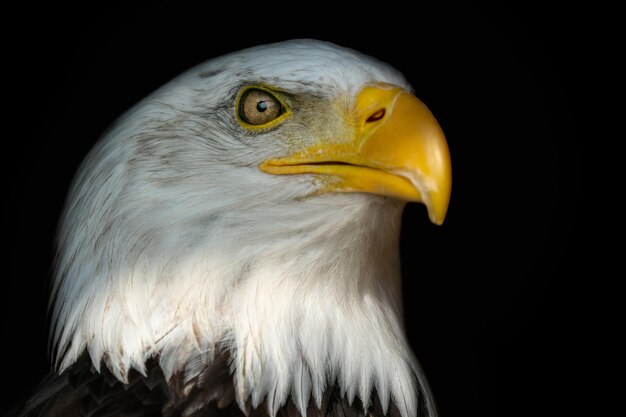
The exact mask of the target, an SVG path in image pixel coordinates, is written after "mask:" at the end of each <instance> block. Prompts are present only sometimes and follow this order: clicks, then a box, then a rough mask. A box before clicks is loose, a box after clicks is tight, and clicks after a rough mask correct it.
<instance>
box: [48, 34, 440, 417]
mask: <svg viewBox="0 0 626 417" xmlns="http://www.w3.org/2000/svg"><path fill="white" fill-rule="evenodd" d="M450 188H451V175H450V158H449V153H448V147H447V144H446V141H445V138H444V136H443V133H442V131H441V128H440V127H439V125H438V124H437V122H436V120H435V118H434V117H433V115H432V114H431V113H430V111H429V110H428V109H427V108H426V106H425V105H424V104H423V103H422V102H420V101H419V100H418V99H417V98H415V97H414V96H413V95H412V94H411V87H410V85H409V84H408V83H407V81H406V80H405V78H404V77H403V76H402V75H401V74H400V73H399V72H398V71H396V70H395V69H393V68H392V67H391V66H389V65H387V64H385V63H383V62H380V61H378V60H376V59H373V58H371V57H368V56H365V55H362V54H360V53H358V52H355V51H352V50H350V49H346V48H342V47H338V46H335V45H332V44H330V43H325V42H319V41H312V40H296V41H288V42H282V43H277V44H272V45H266V46H259V47H254V48H251V49H246V50H243V51H240V52H235V53H231V54H229V55H226V56H223V57H219V58H216V59H213V60H211V61H208V62H206V63H203V64H200V65H198V66H196V67H195V68H192V69H191V70H189V71H187V72H185V73H184V74H182V75H180V76H178V77H177V78H175V79H174V80H172V81H170V82H169V83H167V84H166V85H164V86H163V87H161V88H160V89H158V90H157V91H155V92H154V93H152V94H151V95H149V96H148V97H146V98H145V99H143V100H142V101H141V102H139V103H138V104H137V105H135V106H134V107H133V108H132V109H130V110H129V111H128V112H126V114H124V115H123V116H122V117H121V118H120V119H119V120H118V121H117V122H116V123H115V124H114V125H113V127H112V128H110V129H109V131H108V132H107V133H106V134H105V135H104V136H103V137H102V138H101V139H100V140H99V142H98V143H97V144H96V146H95V147H94V148H93V149H92V151H91V152H90V153H89V155H88V156H87V158H86V159H85V161H84V162H83V164H82V165H81V167H80V169H79V172H78V174H77V176H76V178H75V180H74V183H73V185H72V188H71V191H70V194H69V196H68V199H67V203H66V207H65V210H64V213H63V215H62V218H61V223H60V228H59V235H58V253H57V259H58V261H57V264H56V268H55V275H54V280H53V296H54V298H53V300H54V308H53V322H54V326H53V333H52V338H53V342H54V346H55V351H56V363H57V368H58V370H59V371H63V370H64V369H66V368H68V367H70V366H71V365H72V364H73V363H74V362H76V361H77V359H78V358H79V356H81V355H82V354H83V353H84V352H88V355H89V356H90V358H91V361H92V362H93V366H94V367H95V368H96V369H97V370H100V369H101V366H102V365H104V366H106V368H108V370H109V371H110V372H111V373H113V375H114V376H115V377H116V378H118V379H119V380H120V381H122V382H126V381H127V378H128V374H129V372H130V371H131V370H133V369H134V370H136V371H137V372H139V373H144V374H145V372H146V361H148V360H149V359H155V360H157V361H158V364H159V366H160V368H161V370H162V372H163V374H164V376H165V378H166V379H170V378H172V377H173V376H174V375H183V377H184V380H185V381H190V380H193V378H194V376H197V375H198V373H199V372H201V370H202V369H206V367H207V366H210V364H211V363H212V361H214V360H215V358H216V356H217V355H218V354H222V353H223V352H226V353H227V354H228V357H229V358H230V359H229V364H228V367H229V368H228V375H229V378H232V382H233V387H234V397H235V400H236V401H237V403H238V404H239V405H240V406H241V407H242V408H244V407H246V406H252V407H255V408H256V407H258V406H259V405H260V404H262V403H263V402H265V404H266V406H267V412H268V413H269V414H270V415H271V416H275V415H276V413H277V411H278V410H279V409H280V408H281V407H283V406H284V405H285V404H286V403H287V402H288V401H292V402H293V404H294V405H295V406H296V407H297V409H298V410H299V412H300V413H301V414H302V415H304V416H306V410H307V407H309V406H310V405H311V404H312V405H314V406H317V407H318V408H319V407H321V405H322V401H323V397H324V393H325V392H326V391H327V390H329V389H330V388H331V387H336V388H337V389H338V390H339V392H340V393H341V395H342V396H343V397H344V398H346V400H347V401H348V402H350V403H352V401H353V400H354V399H355V397H358V398H359V400H360V401H361V402H362V404H363V407H364V408H365V409H367V407H368V406H370V404H371V403H372V401H374V400H376V401H378V402H379V404H380V406H381V407H382V410H383V411H384V412H387V410H388V408H389V406H390V404H391V405H393V406H394V407H396V408H397V409H398V411H399V412H400V414H401V416H402V417H412V416H415V415H416V413H417V410H418V408H424V409H428V410H431V411H432V410H434V409H433V405H432V400H431V399H430V394H429V391H428V387H427V384H426V380H425V378H424V376H423V375H422V372H421V370H420V368H419V366H418V363H417V361H416V360H415V358H414V356H413V354H412V353H411V350H410V348H409V346H408V343H407V341H406V337H405V334H404V330H403V324H402V305H401V293H400V267H399V265H400V263H399V255H398V252H399V251H398V241H399V230H400V221H401V213H402V209H403V207H404V205H405V203H406V202H422V203H424V204H425V205H426V207H427V209H428V214H429V216H430V219H431V220H432V221H433V222H434V223H437V224H440V223H441V222H443V220H444V216H445V214H446V210H447V207H448V201H449V198H450ZM374 393H375V394H374ZM420 393H421V395H420ZM373 397H375V398H373ZM431 414H434V411H432V412H431Z"/></svg>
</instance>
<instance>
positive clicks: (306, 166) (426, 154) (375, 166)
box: [259, 84, 452, 224]
mask: <svg viewBox="0 0 626 417" xmlns="http://www.w3.org/2000/svg"><path fill="white" fill-rule="evenodd" d="M350 123H351V124H353V125H354V129H353V131H354V135H352V136H353V137H352V138H350V139H349V140H347V141H341V142H332V143H329V142H324V143H318V144H315V145H313V146H310V147H308V148H306V149H304V150H301V151H298V152H296V153H294V154H293V155H290V156H288V157H286V158H280V159H272V160H269V161H265V162H263V163H262V164H261V166H260V167H259V168H260V169H261V170H262V171H264V172H267V173H269V174H274V175H293V174H318V175H322V176H324V178H326V179H328V181H326V182H325V183H326V185H325V187H326V188H325V189H324V191H327V192H366V193H372V194H377V195H383V196H387V197H393V198H398V199H401V200H404V201H414V202H422V203H424V204H425V205H426V207H427V208H428V215H429V217H430V220H431V221H432V222H433V223H435V224H442V223H443V220H444V218H445V216H446V212H447V211H448V204H449V202H450V191H451V187H452V170H451V164H450V152H449V150H448V144H447V143H446V139H445V136H444V134H443V131H442V130H441V127H440V126H439V124H438V123H437V120H435V117H434V116H433V115H432V113H431V112H430V111H429V110H428V108H427V107H426V106H425V105H424V104H423V103H422V102H421V101H419V100H418V99H417V98H416V97H415V96H413V95H411V94H409V93H408V92H407V91H406V90H403V89H401V88H398V87H394V86H391V85H387V84H376V85H370V86H366V87H365V88H363V90H361V92H360V93H359V94H358V96H357V98H356V101H355V105H354V109H353V111H352V114H351V115H350Z"/></svg>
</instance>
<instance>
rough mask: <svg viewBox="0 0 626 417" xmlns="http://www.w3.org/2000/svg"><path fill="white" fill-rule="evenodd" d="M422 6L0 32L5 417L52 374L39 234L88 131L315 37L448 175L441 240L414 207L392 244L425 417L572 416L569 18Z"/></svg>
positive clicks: (577, 246)
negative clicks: (425, 145) (251, 52)
mask: <svg viewBox="0 0 626 417" xmlns="http://www.w3.org/2000/svg"><path fill="white" fill-rule="evenodd" d="M437 4H438V5H437V6H436V7H435V6H432V5H430V6H425V5H421V4H420V3H417V4H415V5H413V7H415V9H414V10H413V11H410V10H408V9H404V8H403V7H402V6H400V5H396V4H392V3H388V4H387V3H385V4H383V3H381V4H378V5H371V6H365V5H363V6H362V7H361V8H360V9H358V10H357V9H355V8H353V9H352V10H350V11H349V12H346V13H343V14H341V15H338V14H337V13H336V11H334V10H333V8H332V6H328V5H326V6H322V5H321V4H319V3H315V4H310V5H307V4H299V5H298V7H303V9H307V7H308V10H303V11H301V12H299V11H297V10H296V9H295V6H294V10H293V11H292V13H285V14H284V15H282V14H281V13H278V12H285V11H288V10H287V9H289V8H290V7H291V6H289V5H287V4H285V3H281V4H272V5H270V4H267V3H258V4H256V7H257V8H254V7H252V8H251V7H250V6H245V5H243V4H240V3H236V2H232V3H230V4H229V5H226V8H225V10H223V11H221V12H218V11H216V10H214V9H213V8H212V7H211V5H210V4H209V3H207V4H204V5H201V6H199V5H194V4H187V3H183V2H157V3H154V4H152V5H150V6H144V7H139V6H133V7H128V6H126V7H113V6H111V5H107V6H102V7H100V8H98V7H93V8H92V9H90V10H86V9H80V8H76V7H65V8H64V7H60V6H54V7H49V8H41V7H39V6H38V7H37V8H35V7H34V6H33V8H32V9H30V8H29V6H25V7H24V8H23V9H22V10H19V11H17V10H16V11H12V12H10V13H7V14H6V15H5V19H7V20H9V21H10V22H11V23H14V26H13V28H12V29H8V30H6V31H5V36H4V38H5V42H6V49H5V51H4V57H5V61H4V62H5V63H4V65H5V69H8V70H9V74H10V75H8V76H6V77H5V79H4V90H5V91H8V92H9V93H10V95H9V96H8V97H7V98H6V100H7V101H8V102H9V104H10V108H11V109H10V112H9V115H10V117H9V119H8V120H7V121H5V125H6V126H7V127H9V129H7V131H8V132H10V133H8V136H6V137H4V138H3V139H4V141H3V145H2V146H3V160H4V161H3V180H4V187H3V198H4V199H5V201H4V204H3V211H4V216H3V236H4V238H5V242H6V249H5V250H4V251H3V255H4V256H5V257H6V259H5V260H4V261H3V263H2V265H3V267H4V268H3V270H2V274H3V279H2V286H3V288H4V289H6V292H5V290H3V297H2V298H3V300H4V301H3V303H2V320H3V322H2V332H0V334H1V335H2V338H3V340H2V343H1V346H2V356H1V357H3V358H9V360H8V361H7V362H8V366H7V364H4V365H3V372H5V373H6V376H5V377H4V378H3V379H4V380H5V381H7V380H8V381H11V382H10V386H8V387H5V391H4V394H6V397H5V398H6V399H7V400H8V403H9V404H10V403H12V402H14V401H18V400H19V399H20V398H23V397H25V396H26V395H27V394H28V392H29V390H31V389H32V388H33V386H34V385H35V384H36V383H37V381H38V380H40V379H41V377H42V376H43V375H44V374H45V373H46V372H47V370H48V369H49V363H48V359H47V347H46V346H47V332H48V330H47V326H48V324H47V321H46V302H47V301H46V300H47V287H46V283H47V279H48V276H49V269H50V265H51V253H52V245H53V236H54V230H55V227H56V221H57V219H58V216H59V213H60V210H61V207H62V204H63V200H64V197H65V194H66V192H67V189H68V186H69V183H70V181H71V178H72V176H73V174H74V172H75V170H76V168H77V167H78V164H79V163H80V161H81V160H82V158H83V157H84V156H85V154H86V153H87V151H88V150H89V149H90V148H91V146H92V145H93V144H94V142H95V141H96V139H97V138H98V137H99V135H100V134H101V133H102V132H103V130H104V129H105V128H106V127H107V126H108V125H109V124H110V123H111V122H113V120H114V119H115V118H116V117H117V116H119V115H120V114H122V113H123V112H124V111H125V110H126V109H127V108H128V107H129V106H131V105H132V104H133V103H135V102H136V101H138V100H139V99H141V98H142V97H144V96H145V95H147V94H148V93H150V92H151V91H153V90H154V89H156V88H157V87H158V86H160V85H162V84H163V83H165V82H167V81H168V80H169V79H171V78H172V77H174V76H176V75H177V74H179V73H180V72H182V71H184V70H186V69H187V68H189V67H191V66H193V65H194V64H197V63H199V62H202V61H203V60H206V59H209V58H211V57H215V56H219V55H221V54H223V53H226V52H229V51H232V50H237V49H240V48H243V47H247V46H252V45H256V44H262V43H268V42H272V41H279V40H284V39H289V38H296V37H312V38H318V39H324V40H328V41H332V42H335V43H338V44H340V45H344V46H348V47H352V48H355V49H358V50H360V51H362V52H364V53H367V54H370V55H373V56H376V57H378V58H380V59H382V60H384V61H387V62H389V63H391V64H392V65H394V66H395V67H397V68H398V69H400V70H401V71H402V72H403V73H404V74H405V75H406V76H407V78H408V79H409V81H410V82H411V83H412V85H413V86H414V88H415V91H416V94H417V96H418V97H420V98H421V99H422V100H423V101H424V102H425V103H426V104H427V105H428V106H429V107H430V109H431V110H432V111H433V113H434V114H435V115H436V117H437V118H438V120H439V121H440V123H441V125H442V127H443V129H444V131H445V132H446V135H447V138H448V141H449V145H450V149H451V154H452V159H453V170H454V186H453V193H452V200H451V205H450V210H449V213H448V217H447V220H446V223H445V224H444V225H443V226H442V227H437V226H433V225H431V224H429V222H428V219H427V216H426V212H425V209H424V208H423V207H422V206H418V205H410V206H408V208H407V210H406V212H405V216H404V225H403V233H402V255H403V268H404V288H405V310H406V324H407V331H408V334H409V338H410V341H411V344H412V346H413V348H414V350H415V352H416V355H417V357H418V358H419V359H420V361H421V363H422V365H423V367H424V369H425V371H426V373H427V375H428V377H429V380H430V382H431V385H432V388H433V390H434V394H435V397H436V400H437V403H438V406H439V409H440V413H441V415H442V416H444V417H447V416H450V417H452V416H464V417H469V416H496V415H500V416H504V415H507V416H522V415H524V416H526V415H535V416H537V415H539V416H544V415H545V416H548V415H564V414H566V413H567V412H570V411H576V409H577V408H578V407H579V404H580V398H578V399H577V398H576V390H575V388H574V384H575V381H576V375H577V371H576V369H575V368H576V366H577V365H575V363H576V361H577V359H576V358H577V356H578V355H579V353H580V347H581V346H582V344H581V341H580V340H578V339H577V340H575V338H574V336H573V334H574V333H573V330H574V328H578V329H580V328H581V326H584V324H585V318H584V314H583V312H582V311H581V310H580V304H579V301H578V300H579V298H580V296H581V295H582V291H581V290H582V287H581V285H580V284H578V283H577V282H576V280H573V279H571V276H572V273H573V272H574V271H580V270H583V269H585V268H586V267H587V266H588V263H587V260H586V258H585V257H584V249H583V248H582V247H581V244H582V243H583V240H582V238H580V235H581V233H582V231H583V230H584V229H585V223H584V222H583V220H582V219H583V215H584V214H585V213H586V211H587V207H586V204H587V203H585V202H584V201H583V199H582V192H581V190H580V189H579V181H580V165H579V163H580V148H579V146H580V139H581V130H580V126H579V125H578V124H579V122H580V118H579V114H578V113H577V111H578V110H577V96H576V95H575V94H574V93H573V92H572V91H574V90H575V89H574V86H577V89H578V86H579V85H580V81H581V78H582V77H581V71H580V70H579V65H578V64H579V62H580V61H581V60H582V59H583V58H582V57H581V53H582V52H581V51H582V50H583V49H582V46H583V45H582V43H583V39H584V37H583V36H581V29H580V27H581V25H579V22H580V18H581V17H580V14H574V13H573V12H572V10H567V9H554V10H548V9H546V8H545V7H544V8H540V7H534V6H525V7H520V8H515V7H510V8H506V9H503V8H495V7H469V6H464V5H461V4H458V3H454V2H439V3H437ZM274 9H277V10H274ZM217 21H219V22H220V23H222V26H221V27H218V26H217V24H216V22H217ZM5 104H6V102H5ZM4 394H3V395H4ZM6 406H7V403H5V404H4V405H3V406H2V408H6Z"/></svg>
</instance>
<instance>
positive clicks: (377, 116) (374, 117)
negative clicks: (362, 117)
mask: <svg viewBox="0 0 626 417" xmlns="http://www.w3.org/2000/svg"><path fill="white" fill-rule="evenodd" d="M384 116H385V109H384V108H382V109H380V110H376V111H375V112H374V113H372V115H371V116H370V117H368V118H367V120H366V123H372V122H376V121H378V120H380V119H382V118H383V117H384Z"/></svg>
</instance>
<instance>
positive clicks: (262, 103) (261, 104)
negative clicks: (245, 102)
mask: <svg viewBox="0 0 626 417" xmlns="http://www.w3.org/2000/svg"><path fill="white" fill-rule="evenodd" d="M256 109H257V110H258V111H259V112H261V113H263V112H264V111H265V110H267V103H266V102H265V101H259V102H258V103H257V104H256Z"/></svg>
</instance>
